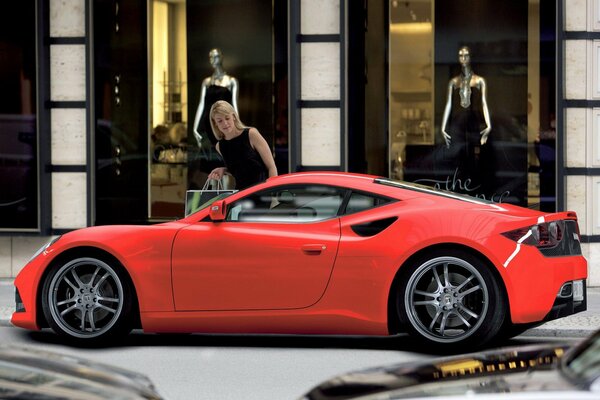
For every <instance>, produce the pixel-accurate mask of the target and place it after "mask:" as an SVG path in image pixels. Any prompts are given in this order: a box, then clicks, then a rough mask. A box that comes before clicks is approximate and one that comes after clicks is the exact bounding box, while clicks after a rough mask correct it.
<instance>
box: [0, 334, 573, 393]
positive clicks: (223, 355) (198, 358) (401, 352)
mask: <svg viewBox="0 0 600 400" xmlns="http://www.w3.org/2000/svg"><path fill="white" fill-rule="evenodd" d="M549 340H556V341H565V340H571V341H574V340H577V339H564V338H563V339H557V338H554V339H549V338H535V339H534V338H517V339H515V340H512V341H511V342H510V343H509V344H511V345H512V344H523V343H532V342H535V341H549ZM0 341H2V343H10V344H15V345H20V346H34V347H39V348H43V349H45V350H48V351H54V352H60V353H63V354H71V355H76V356H78V357H82V358H86V359H91V360H95V361H99V362H102V363H106V364H110V365H113V366H119V367H122V368H126V369H129V370H133V371H137V372H141V373H143V374H145V375H147V376H148V377H149V378H150V379H151V380H152V381H153V382H154V384H155V385H156V387H157V388H158V390H159V392H160V393H161V394H162V395H163V396H164V397H166V398H167V399H171V400H173V399H182V400H183V399H211V400H221V399H222V400H226V399H241V398H243V399H247V400H252V399H257V400H258V399H261V400H266V399H273V400H275V399H297V398H299V397H300V396H301V395H302V394H303V393H305V392H306V391H308V390H309V389H310V388H311V387H313V386H314V385H316V384H318V383H320V382H321V381H323V380H325V379H327V378H330V377H332V376H334V375H338V374H341V373H344V372H349V371H354V370H359V369H364V368H368V367H374V366H378V365H384V364H392V363H398V362H405V361H416V360H425V359H428V358H431V357H432V355H431V354H427V353H426V352H425V349H419V348H418V347H416V346H415V344H414V342H412V341H411V340H410V339H409V338H408V337H406V336H398V337H389V338H371V337H341V336H336V337H309V336H279V335H276V336H269V335H266V336H252V335H249V336H248V335H246V336H242V335H145V334H142V333H140V332H134V333H132V334H131V335H130V336H128V337H127V338H126V339H125V340H124V342H123V344H122V345H121V346H119V347H109V348H98V349H84V348H76V347H72V346H69V345H68V344H66V343H65V342H62V341H60V340H59V339H58V338H57V337H56V336H55V335H54V334H52V333H49V332H27V331H24V330H21V329H17V328H13V327H0Z"/></svg>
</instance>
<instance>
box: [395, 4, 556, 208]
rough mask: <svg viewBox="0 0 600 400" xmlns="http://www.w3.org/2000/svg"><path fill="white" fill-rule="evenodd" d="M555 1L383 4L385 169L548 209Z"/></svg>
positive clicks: (551, 199) (453, 188)
mask: <svg viewBox="0 0 600 400" xmlns="http://www.w3.org/2000/svg"><path fill="white" fill-rule="evenodd" d="M555 7H556V5H555V4H553V3H548V4H546V3H543V2H538V1H530V2H529V3H528V2H527V1H523V0H511V1H506V2H501V3H499V2H494V1H478V2H472V1H467V0H459V1H453V2H442V1H437V2H436V1H434V0H426V1H413V2H401V1H396V0H391V1H390V2H389V18H390V20H389V27H390V28H389V43H390V45H389V90H390V93H389V126H390V130H389V137H390V139H389V175H390V176H391V177H392V178H395V179H403V180H407V181H412V182H418V183H423V184H428V185H432V186H437V187H440V188H442V189H448V190H451V191H455V192H460V193H466V194H470V195H473V196H476V197H480V198H485V199H489V200H492V201H496V202H508V203H513V204H518V205H523V206H530V207H533V208H538V209H543V210H553V209H554V208H555V185H554V180H555V160H554V156H555V138H556V133H555V130H554V115H555V105H554V103H555V102H554V93H555V69H554V68H555V67H554V65H555V50H554V45H555V40H556V39H555V36H556V35H555Z"/></svg>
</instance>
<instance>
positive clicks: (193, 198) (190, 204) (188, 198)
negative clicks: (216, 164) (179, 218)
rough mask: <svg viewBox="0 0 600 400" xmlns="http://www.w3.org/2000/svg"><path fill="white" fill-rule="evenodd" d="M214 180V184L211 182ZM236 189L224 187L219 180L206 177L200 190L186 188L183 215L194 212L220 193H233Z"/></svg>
mask: <svg viewBox="0 0 600 400" xmlns="http://www.w3.org/2000/svg"><path fill="white" fill-rule="evenodd" d="M211 181H212V182H215V183H214V184H211ZM235 192H237V190H234V189H224V188H223V183H222V182H221V180H216V179H207V180H206V183H204V186H203V187H202V190H188V191H187V192H186V193H185V216H186V217H187V216H188V215H190V214H193V213H195V212H196V211H198V210H201V209H203V208H204V207H206V206H207V205H208V204H210V203H212V202H213V200H214V199H215V198H216V197H217V196H219V195H221V194H224V193H226V194H231V193H235Z"/></svg>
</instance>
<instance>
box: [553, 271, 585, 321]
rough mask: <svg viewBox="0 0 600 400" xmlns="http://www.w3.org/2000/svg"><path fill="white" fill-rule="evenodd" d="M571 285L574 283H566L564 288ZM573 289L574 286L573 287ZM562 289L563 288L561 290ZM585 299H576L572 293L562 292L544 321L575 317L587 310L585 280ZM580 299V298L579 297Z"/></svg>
mask: <svg viewBox="0 0 600 400" xmlns="http://www.w3.org/2000/svg"><path fill="white" fill-rule="evenodd" d="M569 284H571V285H572V284H573V283H572V282H566V283H565V284H564V285H563V288H565V287H566V286H568V285H569ZM571 287H572V286H571ZM561 289H562V288H561ZM582 289H583V293H582V295H583V298H582V299H581V298H576V297H577V296H576V295H575V294H574V293H573V291H572V290H571V292H570V293H569V292H568V291H567V292H564V291H563V290H561V291H560V292H559V294H558V295H557V296H556V300H555V301H554V304H553V305H552V309H551V310H550V312H548V314H546V317H545V318H544V321H552V320H553V319H558V318H563V317H567V316H569V315H573V314H576V313H579V312H582V311H585V310H587V290H586V281H585V280H583V288H582ZM579 297H580V296H579Z"/></svg>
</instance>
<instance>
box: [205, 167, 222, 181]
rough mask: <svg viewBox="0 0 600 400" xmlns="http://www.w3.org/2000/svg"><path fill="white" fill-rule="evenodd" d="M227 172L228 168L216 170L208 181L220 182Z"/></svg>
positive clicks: (211, 173) (209, 175)
mask: <svg viewBox="0 0 600 400" xmlns="http://www.w3.org/2000/svg"><path fill="white" fill-rule="evenodd" d="M226 170H227V168H225V167H219V168H215V169H213V170H212V171H211V172H210V174H208V179H215V180H217V181H220V180H221V178H222V177H223V175H225V171H226Z"/></svg>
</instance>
